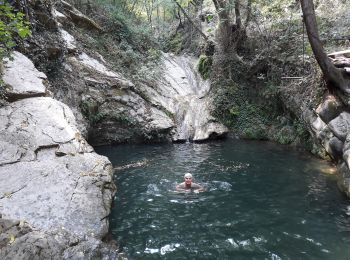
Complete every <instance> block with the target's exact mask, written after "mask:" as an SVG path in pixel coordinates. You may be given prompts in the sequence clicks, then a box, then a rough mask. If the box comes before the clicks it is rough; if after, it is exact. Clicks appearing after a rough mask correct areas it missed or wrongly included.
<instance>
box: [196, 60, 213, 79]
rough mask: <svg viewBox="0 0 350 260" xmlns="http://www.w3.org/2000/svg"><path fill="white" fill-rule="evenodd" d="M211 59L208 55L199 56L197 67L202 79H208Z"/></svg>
mask: <svg viewBox="0 0 350 260" xmlns="http://www.w3.org/2000/svg"><path fill="white" fill-rule="evenodd" d="M212 64H213V59H212V57H210V56H206V55H201V56H199V60H198V64H197V68H198V71H199V73H200V74H201V75H202V77H203V79H208V78H209V76H210V72H211V68H212Z"/></svg>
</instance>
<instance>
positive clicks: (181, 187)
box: [176, 183, 186, 191]
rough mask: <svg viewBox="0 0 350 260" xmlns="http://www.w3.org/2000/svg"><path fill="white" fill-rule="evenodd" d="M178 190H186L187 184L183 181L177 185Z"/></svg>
mask: <svg viewBox="0 0 350 260" xmlns="http://www.w3.org/2000/svg"><path fill="white" fill-rule="evenodd" d="M176 190H177V191H186V189H185V185H184V184H183V183H180V184H178V185H176Z"/></svg>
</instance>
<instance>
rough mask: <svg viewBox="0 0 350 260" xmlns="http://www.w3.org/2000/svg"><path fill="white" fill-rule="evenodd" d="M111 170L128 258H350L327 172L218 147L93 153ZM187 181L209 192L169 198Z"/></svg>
mask: <svg viewBox="0 0 350 260" xmlns="http://www.w3.org/2000/svg"><path fill="white" fill-rule="evenodd" d="M97 152H99V153H100V154H104V155H106V156H108V157H109V158H110V160H111V161H112V163H113V165H114V166H115V167H117V166H123V165H128V164H131V163H135V162H137V161H140V160H147V165H144V166H141V167H129V168H126V169H121V170H117V171H116V173H117V175H116V176H115V182H116V184H117V186H118V192H117V194H116V198H115V207H114V208H113V212H112V214H111V218H110V221H111V232H112V234H113V237H114V238H115V239H116V240H117V241H118V243H119V245H120V250H121V252H123V253H124V254H125V255H126V256H127V257H128V258H129V259H350V216H349V215H348V214H350V213H349V212H350V208H349V209H348V206H349V200H348V199H347V198H346V197H345V196H343V195H342V194H341V193H340V192H339V191H338V190H337V187H336V180H335V176H334V175H329V174H325V173H323V172H322V169H324V168H327V167H328V166H327V164H326V163H324V162H322V161H319V160H317V159H315V158H312V157H311V156H309V155H308V154H305V153H301V152H297V151H293V150H291V149H290V148H288V147H286V146H277V145H273V144H271V143H265V142H247V141H233V140H232V141H225V142H218V143H207V144H168V145H147V146H146V145H144V146H141V145H140V146H138V145H137V146H132V145H125V146H117V147H102V148H98V149H97ZM185 172H191V173H192V174H193V175H194V178H195V181H196V182H197V183H201V184H202V185H204V186H205V187H206V189H207V191H205V192H203V193H200V194H179V193H176V192H174V188H175V185H176V183H178V182H181V181H182V178H183V174H184V173H185Z"/></svg>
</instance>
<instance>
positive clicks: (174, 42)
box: [165, 33, 182, 53]
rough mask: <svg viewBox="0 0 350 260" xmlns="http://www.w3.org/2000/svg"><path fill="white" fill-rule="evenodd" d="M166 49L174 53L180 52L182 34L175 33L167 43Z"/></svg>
mask: <svg viewBox="0 0 350 260" xmlns="http://www.w3.org/2000/svg"><path fill="white" fill-rule="evenodd" d="M165 49H166V50H167V51H171V52H174V53H180V52H181V50H182V35H181V34H180V33H176V34H174V35H173V36H172V37H171V38H170V40H169V42H168V43H167V44H166V46H165Z"/></svg>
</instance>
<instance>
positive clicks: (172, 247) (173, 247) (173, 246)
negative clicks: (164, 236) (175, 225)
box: [160, 243, 180, 255]
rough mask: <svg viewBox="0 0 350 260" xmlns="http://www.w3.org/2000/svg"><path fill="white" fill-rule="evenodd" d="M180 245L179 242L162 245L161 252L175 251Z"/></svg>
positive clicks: (162, 253) (163, 253)
mask: <svg viewBox="0 0 350 260" xmlns="http://www.w3.org/2000/svg"><path fill="white" fill-rule="evenodd" d="M179 246H180V244H178V243H176V244H170V245H165V246H162V247H161V248H160V254H161V255H165V254H166V253H169V252H173V251H175V250H176V248H177V247H179Z"/></svg>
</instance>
